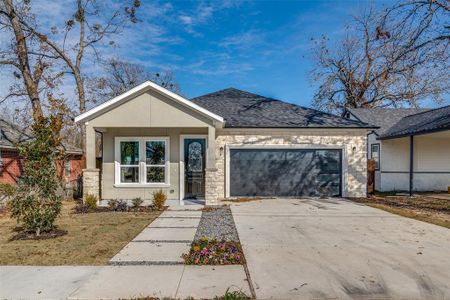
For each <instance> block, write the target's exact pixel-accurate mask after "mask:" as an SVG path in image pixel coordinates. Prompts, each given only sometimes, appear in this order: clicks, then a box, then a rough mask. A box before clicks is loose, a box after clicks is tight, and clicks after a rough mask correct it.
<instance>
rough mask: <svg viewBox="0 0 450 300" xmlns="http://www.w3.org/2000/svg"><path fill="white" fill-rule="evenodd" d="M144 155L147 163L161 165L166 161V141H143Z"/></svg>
mask: <svg viewBox="0 0 450 300" xmlns="http://www.w3.org/2000/svg"><path fill="white" fill-rule="evenodd" d="M145 146H146V147H145V153H146V154H145V156H146V163H147V164H148V165H163V164H164V163H165V162H166V158H165V155H166V143H165V142H164V141H151V142H146V143H145Z"/></svg>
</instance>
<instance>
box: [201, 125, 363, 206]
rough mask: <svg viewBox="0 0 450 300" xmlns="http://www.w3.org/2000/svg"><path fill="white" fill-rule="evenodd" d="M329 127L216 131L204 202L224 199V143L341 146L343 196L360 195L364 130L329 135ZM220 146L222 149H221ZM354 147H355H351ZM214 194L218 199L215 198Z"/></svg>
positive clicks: (218, 201)
mask: <svg viewBox="0 0 450 300" xmlns="http://www.w3.org/2000/svg"><path fill="white" fill-rule="evenodd" d="M330 131H331V130H329V131H328V132H327V131H325V130H324V131H323V133H322V132H320V133H316V132H315V133H301V134H299V133H292V132H288V131H285V132H279V131H276V132H273V133H272V132H270V131H269V130H268V131H266V132H264V134H248V133H246V132H236V133H235V132H233V133H219V134H218V135H217V137H216V170H211V171H209V172H208V171H207V172H206V191H207V199H206V200H207V203H208V204H219V203H220V200H221V199H224V198H225V192H226V190H225V188H226V187H225V180H226V179H225V177H226V172H225V167H226V163H225V159H226V155H227V145H295V144H298V145H301V146H309V145H317V146H338V147H343V148H344V152H345V153H343V157H342V159H343V160H346V161H344V163H343V165H344V174H343V178H342V180H343V181H344V188H343V196H346V197H363V196H365V195H366V191H367V190H366V189H367V188H366V184H367V153H366V139H367V136H366V132H364V131H358V132H351V131H349V132H348V133H341V134H337V133H336V134H333V135H330V133H329V132H330ZM221 147H222V148H223V150H222V151H221V150H220V148H221ZM354 147H355V150H353V148H354ZM216 197H217V201H215V200H216Z"/></svg>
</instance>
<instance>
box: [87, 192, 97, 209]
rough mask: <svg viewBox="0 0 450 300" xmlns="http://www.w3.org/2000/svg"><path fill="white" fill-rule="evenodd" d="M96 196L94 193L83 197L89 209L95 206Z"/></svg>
mask: <svg viewBox="0 0 450 300" xmlns="http://www.w3.org/2000/svg"><path fill="white" fill-rule="evenodd" d="M97 200H98V199H97V197H96V196H94V195H86V199H84V203H86V205H87V206H88V208H89V209H96V208H97Z"/></svg>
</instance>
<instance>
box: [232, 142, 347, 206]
mask: <svg viewBox="0 0 450 300" xmlns="http://www.w3.org/2000/svg"><path fill="white" fill-rule="evenodd" d="M341 161H342V152H341V150H339V149H332V150H331V149H327V150H323V149H230V196H290V197H292V196H340V195H341V180H342V178H341V177H342V176H341V174H342V163H341Z"/></svg>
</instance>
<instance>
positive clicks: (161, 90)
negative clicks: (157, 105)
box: [75, 81, 223, 123]
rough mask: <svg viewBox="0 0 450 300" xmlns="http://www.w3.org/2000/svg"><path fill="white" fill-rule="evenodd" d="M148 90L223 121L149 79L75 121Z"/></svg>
mask: <svg viewBox="0 0 450 300" xmlns="http://www.w3.org/2000/svg"><path fill="white" fill-rule="evenodd" d="M148 90H152V91H154V92H157V93H160V94H162V95H163V96H166V97H167V98H168V99H171V100H172V101H175V102H176V103H178V104H181V105H183V106H185V107H187V108H189V109H192V110H193V111H196V112H198V113H200V114H202V115H204V116H206V117H208V118H210V119H212V120H214V121H217V122H220V123H222V122H223V118H222V117H221V116H219V115H217V114H214V113H212V112H210V111H208V110H207V109H204V108H202V107H200V106H198V105H196V104H194V103H192V102H191V101H189V100H187V99H185V98H183V97H182V96H180V95H177V94H175V93H173V92H171V91H169V90H167V89H165V88H163V87H161V86H159V85H157V84H156V83H154V82H151V81H146V82H144V83H142V84H140V85H138V86H136V87H134V88H132V89H130V90H129V91H127V92H125V93H123V94H121V95H119V96H117V97H115V98H113V99H111V100H108V101H106V102H105V103H103V104H100V105H98V106H96V107H94V108H92V109H91V110H89V111H87V112H85V113H83V114H81V115H79V116H77V117H75V122H76V123H79V122H83V121H89V120H92V119H94V118H96V117H97V116H100V115H102V114H104V113H105V112H107V111H110V110H111V109H114V108H116V107H118V106H120V105H121V104H123V103H125V102H128V101H130V100H132V99H134V98H135V97H136V96H138V95H140V94H142V93H145V92H146V91H148Z"/></svg>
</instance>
